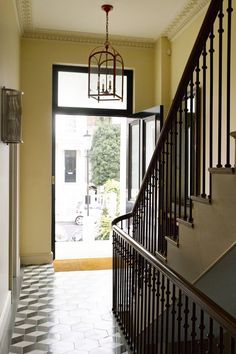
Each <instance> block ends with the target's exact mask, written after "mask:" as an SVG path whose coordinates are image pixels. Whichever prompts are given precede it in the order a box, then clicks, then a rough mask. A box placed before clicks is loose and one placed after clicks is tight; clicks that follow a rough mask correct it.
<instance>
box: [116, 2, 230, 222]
mask: <svg viewBox="0 0 236 354" xmlns="http://www.w3.org/2000/svg"><path fill="white" fill-rule="evenodd" d="M222 2H223V0H214V1H211V3H210V5H209V8H208V10H207V13H206V15H205V18H204V21H203V23H202V26H201V29H200V31H199V34H198V36H197V39H196V41H195V44H194V46H193V49H192V52H191V54H190V56H189V59H188V61H187V64H186V66H185V69H184V72H183V75H182V78H181V80H180V82H179V85H178V88H177V91H176V94H175V97H174V99H173V101H172V104H171V107H170V110H169V112H168V114H167V118H166V120H165V122H164V126H163V128H162V130H161V134H160V137H159V139H158V141H157V144H156V147H155V150H154V153H153V155H152V158H151V160H150V163H149V166H148V168H147V171H146V173H145V175H144V178H143V181H142V184H141V187H140V189H139V192H138V195H137V197H136V201H135V203H134V206H133V211H134V210H135V209H136V207H137V205H138V203H139V199H140V196H141V195H142V193H143V190H144V189H145V184H146V181H147V180H148V178H149V175H150V174H151V172H152V169H153V164H154V163H155V162H156V159H157V156H158V154H159V152H160V151H161V148H162V146H163V142H164V140H165V138H166V136H167V134H168V132H169V129H170V125H171V123H172V121H173V119H174V117H175V116H176V114H177V110H178V107H179V104H180V102H181V100H182V98H183V96H184V94H185V90H186V87H187V85H188V83H189V81H190V78H191V74H192V72H193V71H194V69H195V67H196V65H197V61H198V59H199V57H200V55H201V52H202V48H203V45H204V44H205V42H206V40H207V38H208V36H209V32H210V29H211V27H212V25H213V23H214V21H215V19H216V16H217V13H218V11H219V8H220V6H221V4H222ZM133 211H132V212H130V213H128V214H124V215H122V216H119V217H117V218H115V219H114V220H113V221H112V225H115V224H116V223H117V222H119V221H122V220H124V219H126V218H129V217H132V216H133Z"/></svg>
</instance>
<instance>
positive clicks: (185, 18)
mask: <svg viewBox="0 0 236 354" xmlns="http://www.w3.org/2000/svg"><path fill="white" fill-rule="evenodd" d="M15 1H16V8H17V12H18V19H19V24H20V30H21V34H22V38H31V39H46V40H57V41H68V42H79V43H85V44H86V43H87V44H98V45H100V44H104V37H103V36H101V35H97V34H91V33H81V32H73V31H58V30H49V29H42V28H34V27H33V23H32V0H15ZM209 2H210V0H188V2H187V4H186V6H185V7H184V9H183V10H182V11H181V13H180V14H179V15H178V16H177V17H175V18H174V20H173V21H172V22H171V23H170V25H169V26H168V27H167V28H166V29H165V30H164V31H163V32H162V34H161V36H160V37H162V36H164V37H168V39H170V40H172V39H173V38H174V37H175V36H176V35H177V34H178V33H179V32H180V31H181V30H182V29H183V28H184V27H185V26H186V25H187V23H189V22H190V21H191V20H192V18H193V17H194V16H195V15H197V14H198V13H199V12H200V11H201V10H202V9H203V8H204V7H205V6H206V5H207V4H208V3H209ZM111 39H112V44H114V45H116V46H125V47H139V48H153V47H154V44H155V40H153V39H151V38H135V37H123V36H113V37H112V36H111Z"/></svg>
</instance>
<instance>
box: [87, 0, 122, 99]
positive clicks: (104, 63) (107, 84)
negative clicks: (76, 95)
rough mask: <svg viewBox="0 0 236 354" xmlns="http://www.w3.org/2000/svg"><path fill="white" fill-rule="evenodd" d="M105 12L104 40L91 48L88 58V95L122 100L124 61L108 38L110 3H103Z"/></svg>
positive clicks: (96, 97) (95, 97)
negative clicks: (102, 44)
mask: <svg viewBox="0 0 236 354" xmlns="http://www.w3.org/2000/svg"><path fill="white" fill-rule="evenodd" d="M102 9H103V10H104V11H105V12H106V41H105V43H104V46H100V47H96V48H95V49H93V50H92V52H91V53H90V55H89V60H88V97H89V98H94V99H96V100H97V101H98V102H99V101H117V100H119V101H120V100H121V101H123V94H124V92H123V90H124V89H123V87H124V62H123V59H122V57H121V55H120V54H119V53H118V52H117V50H116V49H115V48H114V47H113V46H111V45H110V43H109V40H108V13H109V11H111V10H112V9H113V6H112V5H103V6H102Z"/></svg>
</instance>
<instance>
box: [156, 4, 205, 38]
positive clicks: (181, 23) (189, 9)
mask: <svg viewBox="0 0 236 354" xmlns="http://www.w3.org/2000/svg"><path fill="white" fill-rule="evenodd" d="M209 2H210V0H189V1H188V3H187V4H186V6H185V7H184V8H183V10H182V11H181V13H180V14H179V15H178V16H176V17H175V18H174V20H173V21H172V22H171V23H170V25H169V26H168V27H167V28H166V29H165V30H164V31H163V33H162V36H165V37H168V39H170V40H172V39H173V38H174V37H175V36H176V35H177V33H179V32H180V31H181V30H182V29H183V28H184V27H185V26H186V25H187V24H188V23H189V22H190V21H191V20H192V18H193V17H194V16H196V15H197V14H198V13H199V12H200V11H201V10H202V9H203V8H204V7H205V6H206V5H207V4H209Z"/></svg>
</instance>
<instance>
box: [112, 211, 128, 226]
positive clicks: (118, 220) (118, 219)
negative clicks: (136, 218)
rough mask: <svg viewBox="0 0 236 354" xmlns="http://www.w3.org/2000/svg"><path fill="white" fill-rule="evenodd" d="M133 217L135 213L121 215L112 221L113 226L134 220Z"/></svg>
mask: <svg viewBox="0 0 236 354" xmlns="http://www.w3.org/2000/svg"><path fill="white" fill-rule="evenodd" d="M132 216H133V212H130V213H127V214H123V215H119V216H117V217H116V218H115V219H113V220H112V222H111V225H112V226H114V225H116V224H117V223H118V222H120V221H123V220H126V219H129V218H132Z"/></svg>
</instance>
